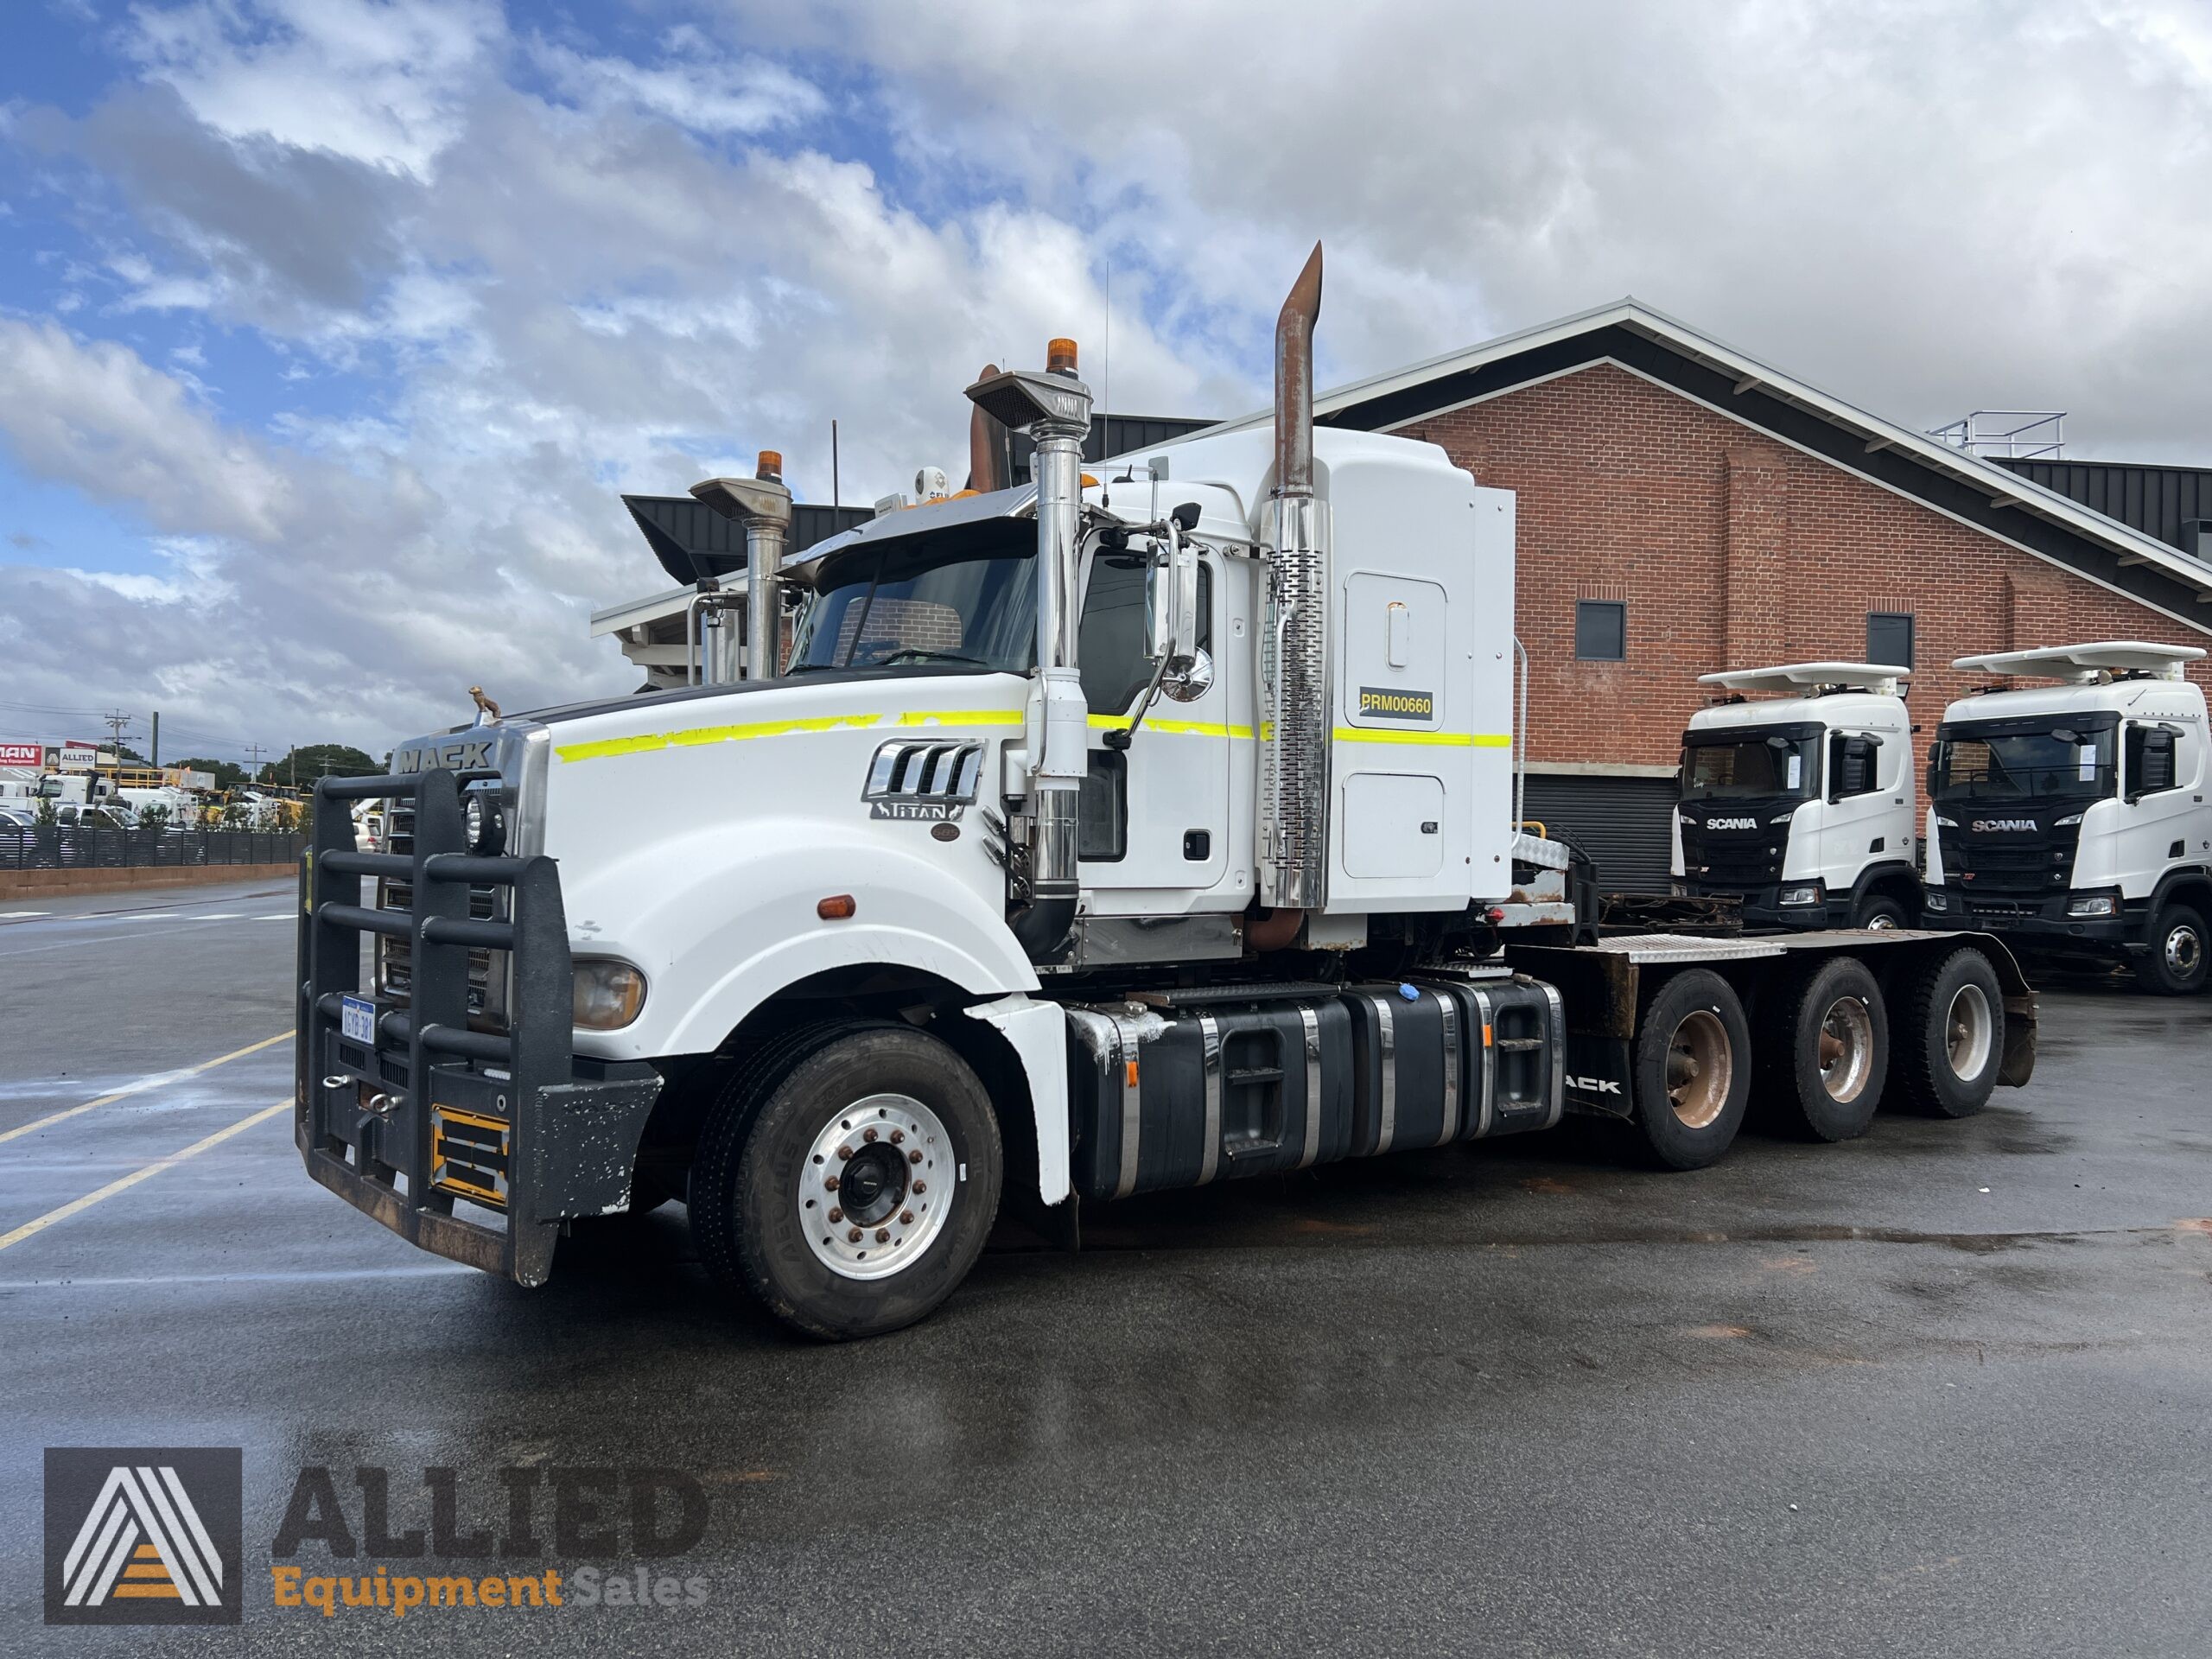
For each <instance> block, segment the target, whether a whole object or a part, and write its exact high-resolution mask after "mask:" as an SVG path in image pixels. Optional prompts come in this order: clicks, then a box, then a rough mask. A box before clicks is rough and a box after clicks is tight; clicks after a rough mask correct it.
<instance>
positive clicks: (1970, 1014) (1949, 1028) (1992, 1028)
mask: <svg viewBox="0 0 2212 1659" xmlns="http://www.w3.org/2000/svg"><path fill="white" fill-rule="evenodd" d="M1996 1023H1997V1022H1996V1021H1995V1020H1993V1018H1992V1017H1991V1015H1990V1009H1989V994H1988V993H1987V992H1986V991H1985V990H1983V989H1982V988H1981V987H1980V986H1979V985H1961V986H1960V987H1959V988H1958V989H1957V991H1955V993H1953V995H1952V997H1951V1006H1950V1008H1949V1010H1948V1012H1947V1013H1946V1014H1944V1016H1943V1034H1944V1048H1945V1052H1946V1053H1947V1054H1948V1056H1949V1058H1950V1063H1951V1070H1952V1071H1953V1072H1954V1073H1955V1075H1957V1076H1959V1077H1980V1075H1981V1073H1982V1069H1983V1068H1984V1067H1985V1066H1986V1065H1988V1064H1989V1050H1990V1046H1991V1044H1992V1043H1993V1041H1994V1040H1995V1037H1996Z"/></svg>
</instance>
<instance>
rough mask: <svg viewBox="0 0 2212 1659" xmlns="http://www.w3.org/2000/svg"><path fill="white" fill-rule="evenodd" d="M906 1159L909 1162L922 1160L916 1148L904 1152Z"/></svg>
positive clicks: (914, 1162) (915, 1162)
mask: <svg viewBox="0 0 2212 1659" xmlns="http://www.w3.org/2000/svg"><path fill="white" fill-rule="evenodd" d="M906 1161H907V1162H908V1163H910V1164H918V1163H920V1162H921V1161H922V1154H921V1153H920V1152H919V1151H918V1150H917V1151H913V1152H910V1153H908V1154H906Z"/></svg>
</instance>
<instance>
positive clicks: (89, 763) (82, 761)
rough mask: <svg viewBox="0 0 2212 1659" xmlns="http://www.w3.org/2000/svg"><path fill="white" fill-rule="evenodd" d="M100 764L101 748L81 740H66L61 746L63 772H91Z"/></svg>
mask: <svg viewBox="0 0 2212 1659" xmlns="http://www.w3.org/2000/svg"><path fill="white" fill-rule="evenodd" d="M99 763H100V746H99V744H97V743H87V742H85V741H83V740H82V739H79V738H74V737H72V738H67V739H64V740H63V741H62V745H61V770H62V771H64V772H90V771H91V770H92V768H93V767H94V766H98V765H99Z"/></svg>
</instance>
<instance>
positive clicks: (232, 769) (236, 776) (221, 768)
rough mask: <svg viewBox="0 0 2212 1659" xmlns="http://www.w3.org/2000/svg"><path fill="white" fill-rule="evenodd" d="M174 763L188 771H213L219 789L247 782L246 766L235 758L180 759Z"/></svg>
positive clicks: (234, 787) (230, 787)
mask: <svg viewBox="0 0 2212 1659" xmlns="http://www.w3.org/2000/svg"><path fill="white" fill-rule="evenodd" d="M172 764H174V765H175V766H181V767H183V768H184V769H185V770H186V771H187V772H213V773H214V774H215V787H216V788H218V789H236V788H237V787H238V785H240V784H242V783H244V782H245V767H244V766H240V765H238V762H237V761H235V760H197V759H195V760H178V761H175V762H173V763H172Z"/></svg>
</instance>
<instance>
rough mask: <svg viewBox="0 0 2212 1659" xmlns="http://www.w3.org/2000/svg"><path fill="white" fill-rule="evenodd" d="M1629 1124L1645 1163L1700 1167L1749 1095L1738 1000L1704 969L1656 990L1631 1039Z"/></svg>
mask: <svg viewBox="0 0 2212 1659" xmlns="http://www.w3.org/2000/svg"><path fill="white" fill-rule="evenodd" d="M1634 1081H1635V1090H1636V1118H1635V1122H1636V1126H1637V1129H1638V1130H1639V1131H1641V1132H1642V1134H1643V1145H1644V1150H1645V1152H1646V1153H1647V1154H1649V1157H1650V1159H1651V1160H1652V1161H1653V1162H1654V1163H1656V1164H1658V1165H1660V1166H1662V1167H1663V1168H1667V1169H1702V1168H1704V1167H1705V1166H1707V1164H1710V1163H1713V1161H1715V1160H1717V1159H1719V1157H1720V1155H1721V1154H1723V1153H1725V1152H1726V1151H1727V1150H1728V1147H1729V1145H1730V1143H1732V1141H1734V1140H1735V1138H1736V1131H1737V1130H1738V1129H1739V1128H1742V1127H1743V1125H1744V1106H1745V1103H1746V1102H1747V1101H1748V1100H1749V1099H1750V1098H1751V1026H1750V1024H1749V1023H1748V1022H1747V1021H1746V1020H1745V1018H1744V1005H1743V1002H1742V1001H1740V1000H1739V999H1738V996H1737V995H1736V993H1735V990H1734V988H1732V986H1731V985H1730V984H1729V983H1728V982H1727V981H1726V980H1725V979H1723V978H1721V977H1720V976H1719V975H1718V974H1716V973H1714V972H1713V970H1712V969H1710V968H1692V969H1687V970H1686V971H1684V972H1682V973H1679V974H1677V975H1675V976H1674V977H1673V978H1672V979H1670V980H1669V981H1668V982H1666V983H1665V984H1663V985H1662V986H1661V987H1660V988H1659V991H1658V994H1657V995H1655V996H1654V997H1653V998H1652V999H1651V1001H1650V1004H1649V1006H1648V1007H1646V1008H1645V1010H1644V1014H1643V1029H1642V1030H1641V1031H1640V1032H1639V1033H1638V1034H1637V1039H1636V1064H1635V1069H1634Z"/></svg>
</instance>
